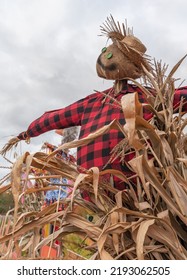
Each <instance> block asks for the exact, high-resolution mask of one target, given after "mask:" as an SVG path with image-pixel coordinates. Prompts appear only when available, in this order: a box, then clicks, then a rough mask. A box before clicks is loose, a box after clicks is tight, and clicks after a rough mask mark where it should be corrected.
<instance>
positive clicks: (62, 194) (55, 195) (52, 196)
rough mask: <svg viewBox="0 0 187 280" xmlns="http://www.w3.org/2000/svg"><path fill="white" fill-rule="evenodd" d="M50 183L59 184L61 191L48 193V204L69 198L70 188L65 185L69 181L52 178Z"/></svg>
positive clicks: (46, 198)
mask: <svg viewBox="0 0 187 280" xmlns="http://www.w3.org/2000/svg"><path fill="white" fill-rule="evenodd" d="M50 182H51V183H52V184H53V185H55V184H58V185H57V186H58V187H59V190H50V191H47V192H46V194H45V200H46V202H48V203H50V202H54V201H57V200H58V199H64V198H66V197H67V195H68V188H67V186H64V185H63V184H67V183H68V180H67V179H66V178H62V180H60V179H59V178H51V179H50Z"/></svg>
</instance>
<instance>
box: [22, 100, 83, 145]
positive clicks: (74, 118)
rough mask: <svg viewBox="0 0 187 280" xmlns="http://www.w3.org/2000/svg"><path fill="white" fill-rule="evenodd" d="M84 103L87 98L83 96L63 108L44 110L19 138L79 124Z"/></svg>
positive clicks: (23, 138)
mask: <svg viewBox="0 0 187 280" xmlns="http://www.w3.org/2000/svg"><path fill="white" fill-rule="evenodd" d="M86 103H87V98H84V99H81V100H79V101H77V102H75V103H73V104H71V105H69V106H67V107H65V108H63V109H58V110H53V111H49V112H45V113H44V114H43V115H42V116H41V117H39V118H38V119H36V120H34V121H33V122H32V123H31V124H30V125H29V127H28V129H27V130H26V131H24V132H22V133H20V134H19V135H18V138H19V140H26V139H29V138H30V137H36V136H38V135H40V134H42V133H45V132H47V131H50V130H53V129H61V128H67V127H70V126H78V125H80V124H81V116H82V113H83V111H84V108H85V106H86Z"/></svg>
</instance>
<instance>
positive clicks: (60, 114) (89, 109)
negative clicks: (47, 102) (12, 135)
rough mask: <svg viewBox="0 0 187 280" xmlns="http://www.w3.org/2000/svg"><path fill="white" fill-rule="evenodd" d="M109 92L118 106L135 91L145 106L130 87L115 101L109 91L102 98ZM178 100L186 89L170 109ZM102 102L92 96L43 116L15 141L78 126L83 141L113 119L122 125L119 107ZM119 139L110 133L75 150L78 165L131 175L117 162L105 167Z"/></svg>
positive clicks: (185, 94)
mask: <svg viewBox="0 0 187 280" xmlns="http://www.w3.org/2000/svg"><path fill="white" fill-rule="evenodd" d="M109 91H110V96H111V97H113V98H115V99H116V100H117V101H118V102H120V100H121V97H122V96H123V95H124V94H127V93H130V92H135V91H136V92H138V94H139V100H140V102H142V103H146V100H145V98H144V95H143V94H142V92H141V90H140V89H139V88H138V87H137V86H134V85H128V86H127V88H126V89H125V90H122V91H121V93H120V94H119V95H118V96H117V97H115V96H114V93H113V89H108V90H106V91H105V94H107V93H108V92H109ZM181 97H184V98H185V100H187V87H183V88H180V89H178V90H176V94H175V98H174V106H175V105H177V103H179V101H180V99H181ZM104 99H105V96H104V95H103V94H102V93H100V92H96V93H93V94H91V95H89V96H87V97H86V98H83V99H81V100H79V101H77V102H75V103H73V104H71V105H69V106H67V107H65V108H63V109H59V110H53V111H49V112H46V113H44V114H43V115H42V116H41V117H40V118H38V119H37V120H35V121H33V122H32V123H31V124H30V125H29V127H28V130H27V131H26V132H22V133H20V134H19V136H18V138H20V139H25V138H26V137H35V136H38V135H40V134H42V133H44V132H47V131H50V130H53V129H62V128H67V127H71V126H81V131H80V138H84V137H85V136H87V135H88V134H90V133H92V132H95V131H96V130H97V129H99V128H101V127H103V126H104V125H106V124H109V123H110V122H111V121H113V120H114V119H117V120H118V121H119V122H120V123H121V124H122V125H124V124H125V119H124V115H123V112H122V110H121V109H120V108H119V105H118V104H117V103H116V102H114V101H113V100H111V98H109V97H107V98H106V99H105V100H104ZM183 109H184V111H187V104H185V105H184V108H183ZM151 116H152V115H151V114H150V112H148V111H144V118H145V119H146V120H149V119H150V118H151ZM122 139H124V136H123V134H122V133H121V132H119V131H117V130H111V131H110V132H109V133H107V134H105V135H103V136H101V137H98V138H97V139H96V140H95V141H93V142H91V143H90V144H88V145H86V146H83V147H79V148H78V152H77V163H78V165H80V166H82V167H83V168H86V169H89V168H91V167H93V166H97V167H98V168H99V169H100V170H102V169H103V167H104V166H105V169H107V168H113V169H117V170H121V171H122V172H125V173H126V174H129V175H132V173H131V172H130V170H129V169H128V167H127V165H122V164H121V163H120V162H119V160H118V159H117V160H115V162H113V163H112V164H110V165H108V166H106V164H107V162H108V161H109V159H110V156H111V151H112V149H113V148H114V147H115V146H116V144H117V143H119V141H120V140H122ZM132 157H133V154H129V155H128V156H126V162H128V161H129V160H130V159H132ZM117 185H118V186H116V187H117V188H119V189H121V188H122V189H123V188H124V186H120V185H119V184H117Z"/></svg>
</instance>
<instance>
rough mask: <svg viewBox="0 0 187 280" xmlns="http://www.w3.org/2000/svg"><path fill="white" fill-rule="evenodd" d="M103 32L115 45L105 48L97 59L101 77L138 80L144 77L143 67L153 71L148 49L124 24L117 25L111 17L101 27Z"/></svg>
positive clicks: (98, 72)
mask: <svg viewBox="0 0 187 280" xmlns="http://www.w3.org/2000/svg"><path fill="white" fill-rule="evenodd" d="M101 30H102V33H103V34H104V35H106V36H107V37H108V38H110V39H112V42H113V44H111V45H109V46H108V47H104V48H103V49H102V51H101V54H100V55H99V57H98V59H97V63H96V70H97V74H98V76H99V77H102V78H105V79H107V80H122V79H125V78H132V79H138V78H140V77H141V76H142V75H143V67H142V66H144V67H145V68H146V69H147V70H148V71H150V70H151V66H150V64H149V61H148V58H147V57H145V55H144V54H145V52H146V47H145V46H144V45H143V44H142V42H141V41H140V40H139V39H138V38H136V37H135V36H134V35H132V33H131V31H130V30H129V29H128V28H125V26H124V24H122V26H120V24H119V23H118V22H117V23H115V21H114V19H113V17H112V16H111V17H110V18H107V21H106V23H105V24H104V25H103V26H101Z"/></svg>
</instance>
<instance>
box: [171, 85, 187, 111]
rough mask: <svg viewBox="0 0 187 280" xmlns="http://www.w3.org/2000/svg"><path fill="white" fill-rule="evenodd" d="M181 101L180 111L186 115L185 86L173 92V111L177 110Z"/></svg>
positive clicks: (186, 94) (186, 95)
mask: <svg viewBox="0 0 187 280" xmlns="http://www.w3.org/2000/svg"><path fill="white" fill-rule="evenodd" d="M181 100H183V106H182V111H183V112H186V113H187V86H185V87H181V88H178V89H176V90H175V94H174V102H173V105H174V109H178V107H179V106H180V102H181Z"/></svg>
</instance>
